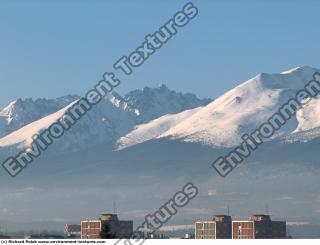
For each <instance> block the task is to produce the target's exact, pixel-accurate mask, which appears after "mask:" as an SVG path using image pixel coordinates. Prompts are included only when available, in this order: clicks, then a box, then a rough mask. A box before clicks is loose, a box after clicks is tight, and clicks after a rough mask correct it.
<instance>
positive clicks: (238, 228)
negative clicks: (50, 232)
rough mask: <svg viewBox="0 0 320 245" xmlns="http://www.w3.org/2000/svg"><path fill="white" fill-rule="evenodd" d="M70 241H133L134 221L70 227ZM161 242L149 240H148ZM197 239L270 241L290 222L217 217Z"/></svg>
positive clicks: (200, 225)
mask: <svg viewBox="0 0 320 245" xmlns="http://www.w3.org/2000/svg"><path fill="white" fill-rule="evenodd" d="M65 232H66V234H67V235H68V237H69V238H82V239H108V238H111V239H112V238H130V236H131V234H132V233H133V221H131V220H125V221H123V220H119V219H118V216H117V215H116V214H102V215H101V216H100V218H99V219H95V220H84V221H81V224H80V225H66V226H65ZM155 237H157V238H161V237H160V236H159V237H158V236H154V234H151V236H147V238H155ZM191 237H195V238H196V239H268V238H278V239H279V238H286V222H285V221H272V220H271V218H270V215H265V214H255V215H252V216H251V218H250V219H248V220H232V217H231V216H229V215H216V216H215V217H214V219H213V220H210V221H197V222H196V223H195V235H194V236H189V237H188V238H191Z"/></svg>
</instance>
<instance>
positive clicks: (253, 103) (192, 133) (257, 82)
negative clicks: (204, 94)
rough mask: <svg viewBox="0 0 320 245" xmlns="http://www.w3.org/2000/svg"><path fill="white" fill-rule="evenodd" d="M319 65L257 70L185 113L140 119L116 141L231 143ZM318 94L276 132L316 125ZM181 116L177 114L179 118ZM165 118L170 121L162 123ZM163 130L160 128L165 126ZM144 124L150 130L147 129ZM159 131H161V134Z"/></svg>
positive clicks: (257, 123)
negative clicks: (152, 139) (143, 121)
mask: <svg viewBox="0 0 320 245" xmlns="http://www.w3.org/2000/svg"><path fill="white" fill-rule="evenodd" d="M317 71H319V70H317V69H315V68H312V67H309V66H303V67H298V68H294V69H291V70H289V71H286V72H282V73H276V74H268V73H261V74H258V75H256V76H255V77H253V78H251V79H249V80H248V81H245V82H243V83H241V84H240V85H238V86H236V87H235V88H233V89H231V90H230V91H228V92H227V93H225V94H223V95H222V96H220V97H218V98H217V99H216V100H214V101H213V102H211V103H210V104H208V105H206V106H204V107H202V108H200V109H198V110H195V111H193V113H189V114H186V116H184V117H183V118H181V116H180V114H181V113H180V114H176V115H172V116H170V117H163V118H161V120H159V121H157V120H153V121H151V122H150V123H147V124H144V125H141V126H140V127H138V128H136V129H135V130H134V131H132V132H131V133H130V134H128V135H126V136H124V137H122V138H121V139H120V141H119V145H120V148H125V147H126V144H127V145H128V146H131V145H134V144H135V143H134V142H135V141H136V143H140V142H143V141H144V140H148V139H150V135H154V136H155V138H168V137H169V138H174V139H181V140H184V141H188V142H199V143H202V144H207V145H211V146H213V147H231V146H234V145H236V144H238V143H239V142H240V141H241V136H242V135H243V134H245V133H251V132H253V131H254V130H255V129H257V128H258V127H259V126H260V125H261V124H262V123H265V122H266V121H267V120H268V119H269V117H270V116H271V115H272V114H273V113H275V112H276V111H277V110H278V109H279V108H280V107H281V106H282V105H283V104H285V103H286V102H287V101H288V100H289V99H290V98H293V97H294V96H295V94H296V92H297V91H298V90H300V89H303V87H304V85H305V84H306V83H307V82H308V81H310V80H311V79H312V75H313V74H314V72H317ZM319 106H320V103H319V100H317V99H314V101H313V102H312V103H310V104H309V105H308V106H306V107H305V108H303V109H302V110H300V111H299V112H298V113H297V115H296V118H293V119H292V120H290V121H289V122H287V123H286V125H285V126H283V127H282V128H281V130H279V131H278V132H277V133H276V134H275V135H274V138H276V137H279V136H286V135H291V134H294V133H296V132H300V131H303V130H310V129H312V128H316V127H319V126H320V121H319V118H318V116H316V115H318V114H319V113H318V111H320V109H319V108H320V107H319ZM179 117H180V118H181V120H178V118H179ZM164 122H166V123H167V124H166V125H168V124H170V122H174V124H173V123H171V127H161V125H162V124H163V123H164ZM164 128H165V129H166V130H163V129H164ZM147 129H148V131H146V130H147ZM159 132H160V134H159Z"/></svg>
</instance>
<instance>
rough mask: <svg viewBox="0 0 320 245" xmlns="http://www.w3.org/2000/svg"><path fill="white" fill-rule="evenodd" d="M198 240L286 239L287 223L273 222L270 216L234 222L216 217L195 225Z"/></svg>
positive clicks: (258, 215) (227, 217)
mask: <svg viewBox="0 0 320 245" xmlns="http://www.w3.org/2000/svg"><path fill="white" fill-rule="evenodd" d="M195 238H196V239H268V238H274V239H276V238H278V239H280V238H286V222H285V221H272V220H271V218H270V215H265V214H255V215H252V216H251V218H250V219H248V220H232V218H231V216H229V215H216V216H215V217H214V219H213V220H211V221H198V222H196V223H195Z"/></svg>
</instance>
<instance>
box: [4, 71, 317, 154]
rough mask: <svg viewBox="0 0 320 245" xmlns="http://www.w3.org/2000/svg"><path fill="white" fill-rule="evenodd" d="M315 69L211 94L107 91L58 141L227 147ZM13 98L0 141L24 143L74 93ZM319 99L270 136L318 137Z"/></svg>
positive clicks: (66, 145) (263, 77)
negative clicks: (161, 142)
mask: <svg viewBox="0 0 320 245" xmlns="http://www.w3.org/2000/svg"><path fill="white" fill-rule="evenodd" d="M319 71H320V70H318V69H316V68H312V67H309V66H303V67H297V68H294V69H291V70H288V71H284V72H281V73H276V74H267V73H261V74H258V75H257V76H255V77H253V78H251V79H249V80H248V81H245V82H243V83H240V85H238V86H237V87H235V88H233V89H231V90H230V91H228V92H227V93H225V94H223V95H222V96H220V97H219V98H217V99H216V100H214V101H211V100H210V99H198V98H197V97H196V96H195V95H194V94H189V93H188V94H182V93H177V92H175V91H172V90H169V89H168V88H167V87H166V86H165V85H162V86H160V87H159V88H148V87H146V88H144V89H143V90H134V91H132V92H129V93H128V94H126V95H125V96H123V97H121V96H120V95H118V94H116V93H114V94H111V95H110V96H108V97H106V98H105V99H104V100H103V102H101V103H100V104H99V105H97V106H96V107H95V108H94V109H93V110H92V111H90V112H89V113H88V114H87V115H86V116H85V117H84V118H83V119H81V120H80V122H79V123H78V124H77V125H75V126H74V127H73V128H72V130H70V131H68V133H67V134H66V136H64V137H65V138H64V140H63V142H64V143H62V144H61V147H62V148H64V149H70V148H71V149H79V148H84V147H88V146H90V147H91V146H94V145H95V144H99V143H103V142H113V143H116V145H117V148H118V149H123V148H126V147H130V146H133V145H136V144H140V143H143V142H146V141H148V140H151V139H159V138H170V139H180V140H182V141H186V142H196V143H201V144H205V145H210V146H212V147H232V146H234V145H236V144H238V143H239V142H240V141H241V136H242V135H243V134H244V133H250V132H252V131H254V130H255V129H256V128H258V127H259V126H260V125H261V124H262V123H264V122H266V121H267V119H268V118H269V117H270V116H271V115H272V114H273V113H275V112H276V111H277V110H278V109H279V108H280V107H281V106H282V105H283V104H285V103H286V102H287V101H288V100H289V99H290V98H293V97H294V96H295V94H296V93H297V91H299V90H300V89H303V87H304V85H305V84H306V83H307V82H308V81H310V80H311V79H312V75H313V74H314V73H315V72H319ZM77 98H78V97H77V96H65V97H61V98H57V99H55V100H46V99H41V100H35V101H33V100H31V99H27V100H21V99H19V100H17V101H14V102H11V103H10V104H9V105H8V106H7V107H6V108H4V109H3V110H2V111H1V112H0V136H2V138H1V139H0V147H7V146H12V145H18V146H20V147H21V146H22V147H23V146H26V145H28V144H29V143H30V142H31V137H32V135H34V134H35V133H39V132H40V131H41V130H43V129H45V128H47V127H48V126H49V125H50V124H51V123H52V122H54V121H55V120H57V119H58V118H60V117H61V116H63V113H64V112H65V111H66V110H67V108H68V107H70V105H71V104H72V103H74V101H75V100H76V99H77ZM319 110H320V99H319V98H315V99H313V100H312V101H311V102H310V103H309V104H308V105H306V106H305V107H304V108H302V109H301V110H299V111H298V113H297V114H296V116H295V117H294V118H293V119H291V120H290V121H289V122H288V123H286V125H285V126H284V127H282V128H281V129H280V130H279V131H278V132H277V134H276V135H275V136H274V138H279V137H284V138H285V140H286V142H294V141H297V140H299V141H306V140H310V139H313V138H315V137H318V136H319V133H318V131H319V129H318V127H319V126H320V120H319V119H320V118H319V113H318V112H319Z"/></svg>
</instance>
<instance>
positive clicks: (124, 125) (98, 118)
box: [0, 85, 211, 150]
mask: <svg viewBox="0 0 320 245" xmlns="http://www.w3.org/2000/svg"><path fill="white" fill-rule="evenodd" d="M79 98H80V97H79V96H76V95H72V96H71V95H68V96H64V97H60V98H57V99H51V100H47V99H37V100H32V99H26V100H21V99H18V100H16V101H13V102H11V103H9V105H7V106H6V107H5V108H4V109H3V110H1V111H0V137H1V139H0V147H3V148H5V147H16V146H18V148H23V147H25V146H28V145H29V144H30V143H31V142H32V136H33V135H34V134H36V133H39V132H41V131H42V130H44V129H46V128H48V127H49V126H50V125H51V124H52V123H53V122H55V121H56V120H58V119H59V118H61V117H63V115H64V114H65V113H66V111H67V109H68V108H69V107H70V106H71V105H72V104H73V103H75V101H77V100H78V99H79ZM209 102H211V100H210V99H198V98H197V97H196V96H195V95H194V94H189V93H187V94H182V93H176V92H175V91H172V90H169V89H168V88H167V87H166V86H165V85H162V86H160V87H159V88H148V87H146V88H144V89H143V90H135V91H132V92H129V93H128V94H126V95H125V96H124V97H121V96H120V95H119V94H117V93H116V92H113V93H112V94H110V95H108V96H107V97H105V98H104V100H103V101H102V102H100V103H99V104H98V105H96V106H95V107H94V108H93V109H92V110H91V111H89V112H88V113H87V114H86V115H85V116H84V117H83V118H81V120H79V122H78V123H77V124H76V125H74V126H73V127H72V128H71V129H70V130H69V131H68V132H67V133H66V134H65V135H64V139H63V141H61V142H60V143H59V148H62V149H75V150H77V149H81V148H86V147H92V146H94V145H96V144H99V143H103V142H106V143H108V142H115V141H116V140H117V139H119V138H120V137H121V136H124V135H126V134H128V133H130V131H131V130H133V129H134V127H135V126H136V125H138V124H139V123H141V122H145V121H150V120H152V119H155V118H157V117H160V116H163V115H165V114H169V113H177V112H181V111H184V110H188V109H192V108H196V107H199V106H202V105H206V104H208V103H209Z"/></svg>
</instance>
